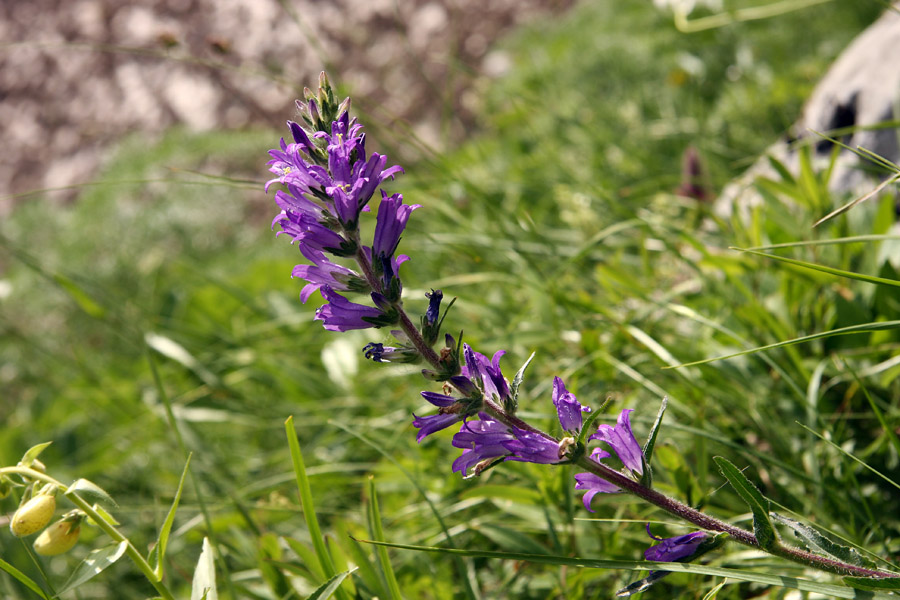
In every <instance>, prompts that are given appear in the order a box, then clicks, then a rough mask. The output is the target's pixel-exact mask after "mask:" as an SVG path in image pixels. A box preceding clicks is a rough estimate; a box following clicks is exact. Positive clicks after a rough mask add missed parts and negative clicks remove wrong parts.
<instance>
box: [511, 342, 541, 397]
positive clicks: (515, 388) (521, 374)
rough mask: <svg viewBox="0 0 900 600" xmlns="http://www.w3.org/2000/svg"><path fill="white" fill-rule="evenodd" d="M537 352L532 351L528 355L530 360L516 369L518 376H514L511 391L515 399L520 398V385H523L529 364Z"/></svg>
mask: <svg viewBox="0 0 900 600" xmlns="http://www.w3.org/2000/svg"><path fill="white" fill-rule="evenodd" d="M535 354H536V353H535V352H532V353H531V356H529V357H528V360H526V361H525V363H524V364H523V365H522V366H521V367H520V368H519V370H518V371H516V376H515V377H513V380H512V385H510V388H509V392H510V396H512V398H513V400H515V401H517V402H518V400H519V386H520V385H522V382H523V381H525V369H527V368H528V365H530V364H531V361H532V360H534V356H535Z"/></svg>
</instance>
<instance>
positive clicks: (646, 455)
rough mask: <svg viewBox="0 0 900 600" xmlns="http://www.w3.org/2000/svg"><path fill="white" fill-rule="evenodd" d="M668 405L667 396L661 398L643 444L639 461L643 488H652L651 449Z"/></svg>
mask: <svg viewBox="0 0 900 600" xmlns="http://www.w3.org/2000/svg"><path fill="white" fill-rule="evenodd" d="M668 404H669V398H668V396H663V399H662V402H661V403H660V405H659V412H658V413H656V420H655V421H654V422H653V426H652V427H651V428H650V433H649V434H648V435H647V442H646V443H645V444H644V449H643V452H642V458H641V460H642V461H643V463H644V474H643V475H642V476H641V485H643V486H644V487H653V470H652V469H651V467H650V459H651V458H653V448H654V447H655V446H656V436H657V435H658V434H659V426H660V425H662V420H663V415H665V414H666V406H668Z"/></svg>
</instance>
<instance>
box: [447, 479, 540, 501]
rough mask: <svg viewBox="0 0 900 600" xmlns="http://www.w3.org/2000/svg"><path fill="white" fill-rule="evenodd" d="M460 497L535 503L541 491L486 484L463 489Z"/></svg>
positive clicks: (515, 486) (514, 486) (538, 499)
mask: <svg viewBox="0 0 900 600" xmlns="http://www.w3.org/2000/svg"><path fill="white" fill-rule="evenodd" d="M459 497H460V499H462V500H464V499H468V498H490V499H491V500H509V501H510V502H516V503H519V504H532V505H537V504H540V503H541V493H540V492H539V491H537V490H533V489H528V488H523V487H522V486H517V485H499V484H488V485H480V486H478V487H473V488H469V489H467V490H464V491H463V492H462V493H461V494H460V495H459Z"/></svg>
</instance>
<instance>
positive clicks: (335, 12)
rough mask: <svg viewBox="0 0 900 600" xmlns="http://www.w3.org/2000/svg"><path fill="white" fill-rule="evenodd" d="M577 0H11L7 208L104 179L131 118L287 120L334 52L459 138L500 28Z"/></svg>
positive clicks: (339, 77)
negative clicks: (22, 197) (103, 167)
mask: <svg viewBox="0 0 900 600" xmlns="http://www.w3.org/2000/svg"><path fill="white" fill-rule="evenodd" d="M572 3H573V0H494V1H492V2H481V1H477V0H452V1H451V0H443V1H436V0H365V1H363V0H328V1H327V2H316V1H314V0H286V1H280V0H229V1H227V2H220V1H216V0H29V1H27V2H15V1H11V2H0V39H2V40H3V41H4V44H5V45H4V46H3V51H2V52H0V98H2V103H0V122H2V123H3V142H4V151H3V153H2V155H0V216H2V215H3V214H4V213H5V212H8V211H9V210H10V208H11V206H12V205H13V202H12V201H11V200H10V198H9V197H6V198H4V196H7V195H8V194H17V193H23V192H29V191H34V190H40V189H42V188H58V187H65V186H70V185H77V184H79V183H83V182H87V181H90V180H91V179H92V177H93V176H94V175H95V174H96V170H97V168H98V167H99V165H100V164H101V163H102V160H103V158H104V156H105V155H106V153H107V152H108V151H109V149H110V148H112V147H114V145H115V142H116V141H117V140H118V139H120V138H121V137H122V136H123V135H125V134H129V133H135V132H137V133H141V134H146V135H147V136H148V138H150V139H152V136H153V135H155V134H158V133H160V132H162V131H164V130H165V129H167V128H169V127H171V126H173V125H184V126H186V127H188V128H191V129H194V130H208V129H214V128H217V127H231V128H237V127H244V126H248V125H260V124H262V125H268V126H273V127H281V126H282V125H283V123H284V121H285V120H287V119H288V118H290V117H291V116H292V115H293V114H294V110H295V109H294V106H293V101H294V99H295V98H296V97H298V96H299V95H300V94H301V92H302V89H303V86H304V85H312V84H314V83H315V81H316V77H317V75H318V72H319V71H321V70H322V69H323V68H325V69H327V70H328V71H329V72H330V74H331V76H332V78H333V80H334V81H336V82H337V83H339V84H340V85H341V86H344V88H345V89H347V90H349V91H350V92H351V93H352V94H353V96H354V105H355V106H356V107H357V108H361V109H364V110H369V111H373V112H375V114H376V116H377V117H378V119H379V121H382V120H383V121H384V122H386V123H388V122H394V123H396V122H398V121H399V122H402V123H404V124H405V125H404V126H409V127H411V128H412V130H413V131H416V132H425V133H427V132H429V131H431V132H439V131H440V132H442V133H445V132H448V131H449V133H450V135H451V139H453V136H456V137H457V138H458V137H459V136H461V135H462V134H463V132H464V131H465V129H466V127H467V126H468V124H469V115H468V114H467V112H466V110H465V107H464V106H463V105H462V103H461V102H460V98H461V97H463V95H464V92H465V91H466V90H467V86H468V85H469V83H470V82H471V81H472V78H473V77H474V76H476V75H478V74H479V73H481V72H483V64H482V63H483V61H484V59H485V56H486V54H487V53H488V52H489V50H490V44H491V42H492V41H493V40H494V39H496V38H497V37H498V36H499V35H501V34H502V33H503V32H505V31H507V30H509V29H510V28H511V27H513V26H515V25H516V24H519V23H521V22H523V21H526V20H529V19H533V18H535V17H537V16H540V15H545V14H547V13H550V12H552V11H557V12H558V11H560V10H562V9H565V8H568V7H569V6H570V5H571V4H572ZM448 108H449V110H447V109H448ZM448 114H450V115H453V119H454V121H453V122H451V123H449V124H446V125H447V126H445V124H443V123H441V119H442V118H446V115H448ZM372 129H373V128H372V127H371V126H370V127H369V131H370V132H371V131H372ZM441 139H442V138H441V137H440V136H439V135H438V134H436V133H434V134H432V135H429V136H428V140H427V141H429V142H432V143H435V142H440V141H441ZM395 158H397V159H398V160H400V159H402V157H395ZM262 162H264V157H263V158H262V159H261V164H262ZM74 193H75V192H72V191H70V192H68V193H67V194H64V197H73V196H74Z"/></svg>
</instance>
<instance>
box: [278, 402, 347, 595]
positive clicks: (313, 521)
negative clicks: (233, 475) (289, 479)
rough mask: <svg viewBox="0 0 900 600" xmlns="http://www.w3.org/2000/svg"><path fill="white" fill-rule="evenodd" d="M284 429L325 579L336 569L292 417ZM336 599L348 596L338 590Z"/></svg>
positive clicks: (301, 504)
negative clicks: (326, 541) (320, 522)
mask: <svg viewBox="0 0 900 600" xmlns="http://www.w3.org/2000/svg"><path fill="white" fill-rule="evenodd" d="M284 429H285V432H286V433H287V439H288V447H289V448H290V451H291V462H292V464H293V467H294V477H295V478H296V480H297V493H298V494H299V496H300V507H301V508H302V509H303V518H304V519H305V520H306V527H307V529H308V530H309V537H310V539H311V540H312V543H313V548H314V549H315V551H316V557H317V558H318V561H319V565H320V566H321V567H322V571H323V572H324V573H325V575H326V576H327V577H334V576H335V575H337V569H335V568H334V563H333V562H332V560H331V554H330V553H329V552H328V548H327V547H326V546H325V538H324V536H323V535H322V528H321V527H320V526H319V518H318V517H317V516H316V509H315V506H314V504H313V496H312V487H311V486H310V485H309V477H308V476H307V474H306V465H305V464H304V463H303V453H302V452H301V451H300V440H298V439H297V430H296V429H294V417H288V418H287V420H286V421H285V422H284ZM337 593H338V597H339V598H341V599H342V600H346V599H347V598H348V595H347V594H346V593H345V592H344V591H343V590H341V589H339V590H338V592H337Z"/></svg>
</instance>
